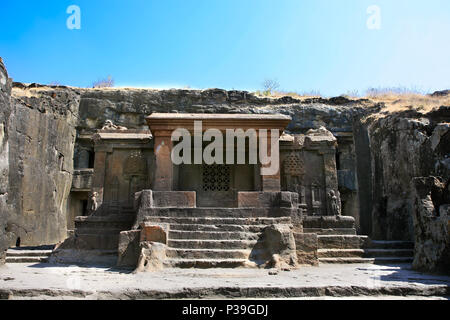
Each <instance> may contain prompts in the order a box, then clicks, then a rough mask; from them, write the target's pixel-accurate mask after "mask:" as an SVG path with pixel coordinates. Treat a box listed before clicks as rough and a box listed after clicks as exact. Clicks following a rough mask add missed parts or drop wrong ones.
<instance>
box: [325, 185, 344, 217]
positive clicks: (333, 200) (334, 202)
mask: <svg viewBox="0 0 450 320" xmlns="http://www.w3.org/2000/svg"><path fill="white" fill-rule="evenodd" d="M328 201H329V203H330V210H331V212H330V213H331V215H333V216H340V215H341V206H340V205H339V199H338V197H337V196H336V194H335V192H334V190H330V192H328Z"/></svg>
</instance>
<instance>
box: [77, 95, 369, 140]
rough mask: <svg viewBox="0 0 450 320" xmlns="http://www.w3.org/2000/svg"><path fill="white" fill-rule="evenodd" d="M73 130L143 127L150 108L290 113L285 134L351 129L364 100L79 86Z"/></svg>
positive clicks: (166, 110) (153, 110)
mask: <svg viewBox="0 0 450 320" xmlns="http://www.w3.org/2000/svg"><path fill="white" fill-rule="evenodd" d="M81 92H82V94H81V102H80V123H79V130H80V131H82V132H92V131H93V130H94V129H99V128H101V126H102V125H103V123H104V122H105V120H107V119H109V120H112V121H113V122H114V123H115V124H117V125H121V126H125V127H127V128H130V129H147V128H148V127H147V125H146V122H145V117H146V116H148V115H150V114H151V113H153V112H180V113H281V114H285V115H289V116H291V117H292V122H291V123H290V124H289V126H288V131H290V132H291V133H305V132H306V131H308V130H309V129H311V128H319V127H320V126H324V127H326V128H327V129H328V130H330V131H331V132H352V128H353V116H354V114H358V113H360V112H362V110H363V109H364V108H361V105H365V104H369V103H368V102H367V100H357V101H353V100H347V99H345V98H342V97H340V98H331V99H322V98H311V99H306V100H301V101H300V100H296V99H293V98H291V97H283V98H278V99H273V98H261V97H257V96H255V95H254V94H252V93H249V92H246V91H226V90H221V89H208V90H175V89H173V90H151V89H82V91H81Z"/></svg>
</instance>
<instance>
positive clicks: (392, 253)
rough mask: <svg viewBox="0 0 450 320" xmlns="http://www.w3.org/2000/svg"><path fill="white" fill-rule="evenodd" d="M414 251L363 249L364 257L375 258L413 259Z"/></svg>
mask: <svg viewBox="0 0 450 320" xmlns="http://www.w3.org/2000/svg"><path fill="white" fill-rule="evenodd" d="M413 256H414V250H412V249H365V250H364V257H366V258H377V257H399V258H400V257H409V258H411V257H413Z"/></svg>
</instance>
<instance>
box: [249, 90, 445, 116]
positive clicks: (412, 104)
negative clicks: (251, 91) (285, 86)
mask: <svg viewBox="0 0 450 320" xmlns="http://www.w3.org/2000/svg"><path fill="white" fill-rule="evenodd" d="M255 94H256V95H258V96H261V97H270V98H281V97H283V96H290V97H292V98H295V99H299V100H302V99H307V98H318V97H322V95H321V94H320V92H314V91H312V92H304V93H298V92H284V91H274V92H269V93H267V92H260V91H256V92H255ZM342 96H344V97H346V98H348V99H351V100H358V99H368V100H370V101H372V102H373V103H383V104H384V107H383V108H382V110H381V113H393V112H401V111H407V110H416V111H417V112H420V113H427V112H430V111H432V110H433V109H436V108H439V107H441V106H450V94H448V95H441V96H432V95H431V94H425V93H423V92H421V91H420V90H417V89H414V88H412V89H410V88H402V87H398V88H397V87H394V88H377V89H375V88H371V89H369V90H367V91H366V93H365V94H363V95H360V94H359V93H358V91H349V92H347V93H346V94H343V95H342Z"/></svg>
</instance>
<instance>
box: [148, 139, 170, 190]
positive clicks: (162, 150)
mask: <svg viewBox="0 0 450 320" xmlns="http://www.w3.org/2000/svg"><path fill="white" fill-rule="evenodd" d="M154 141H155V147H154V148H155V149H154V150H155V157H156V163H155V184H154V187H153V189H154V190H155V191H172V190H173V163H172V159H171V153H172V147H173V143H172V137H171V132H166V131H163V132H155V133H154Z"/></svg>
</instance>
